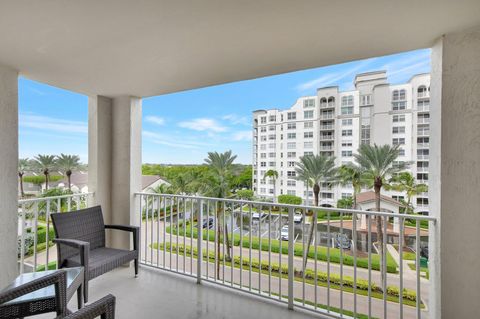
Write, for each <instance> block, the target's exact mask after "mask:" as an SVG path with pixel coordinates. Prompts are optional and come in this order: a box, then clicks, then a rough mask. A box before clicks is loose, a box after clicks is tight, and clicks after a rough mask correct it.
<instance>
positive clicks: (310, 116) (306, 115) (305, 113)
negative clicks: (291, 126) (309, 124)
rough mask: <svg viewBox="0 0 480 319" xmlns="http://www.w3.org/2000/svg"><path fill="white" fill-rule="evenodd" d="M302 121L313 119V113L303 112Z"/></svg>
mask: <svg viewBox="0 0 480 319" xmlns="http://www.w3.org/2000/svg"><path fill="white" fill-rule="evenodd" d="M303 118H304V119H313V111H304V112H303Z"/></svg>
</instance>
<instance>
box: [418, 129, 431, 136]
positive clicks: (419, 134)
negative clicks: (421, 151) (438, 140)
mask: <svg viewBox="0 0 480 319" xmlns="http://www.w3.org/2000/svg"><path fill="white" fill-rule="evenodd" d="M417 135H418V136H429V135H430V130H418V131H417Z"/></svg>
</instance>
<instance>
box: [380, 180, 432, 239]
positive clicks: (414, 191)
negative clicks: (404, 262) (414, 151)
mask: <svg viewBox="0 0 480 319" xmlns="http://www.w3.org/2000/svg"><path fill="white" fill-rule="evenodd" d="M389 183H390V185H389V186H388V187H385V189H387V190H390V189H391V190H394V191H398V192H405V195H406V198H407V200H406V201H403V204H404V207H405V214H410V213H413V209H412V198H413V197H414V196H417V195H419V194H421V193H425V192H428V186H427V185H426V184H423V183H421V184H417V183H416V180H415V177H413V175H412V174H411V173H410V172H401V173H399V174H395V175H393V176H392V178H391V179H390V181H389ZM400 240H403V241H404V242H405V237H404V238H400Z"/></svg>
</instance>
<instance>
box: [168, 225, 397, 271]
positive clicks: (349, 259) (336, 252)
mask: <svg viewBox="0 0 480 319" xmlns="http://www.w3.org/2000/svg"><path fill="white" fill-rule="evenodd" d="M166 232H167V233H170V232H171V233H172V234H173V235H177V234H178V235H179V236H187V237H190V236H191V234H192V230H191V229H190V227H187V228H186V229H185V228H184V227H179V228H178V229H177V228H176V227H173V228H172V227H170V226H169V227H167V228H166ZM197 237H198V230H197V227H196V226H193V238H197ZM202 237H203V240H207V237H208V240H209V241H212V242H213V241H215V231H214V230H208V231H207V230H204V231H203V234H202ZM230 240H231V236H230ZM221 242H223V239H221ZM240 243H242V247H243V248H251V249H254V250H258V249H260V248H261V250H262V251H269V247H271V252H273V253H279V252H280V250H281V251H282V254H285V255H287V254H288V244H287V243H286V242H282V241H281V240H277V239H271V240H270V246H269V242H268V238H262V240H261V242H260V239H259V238H258V237H253V236H252V240H251V242H250V238H249V236H243V239H242V240H241V237H240V234H234V235H233V245H234V246H240ZM250 245H251V246H250ZM260 246H261V247H260ZM294 254H295V256H298V257H303V245H302V244H301V243H296V244H295V248H294ZM329 256H330V258H329ZM308 257H309V258H311V259H315V249H313V247H311V248H310V250H309V252H308ZM316 257H317V260H322V261H328V260H330V262H331V263H336V264H339V263H340V260H342V262H343V264H344V265H347V266H353V265H354V260H353V256H350V255H347V254H346V253H343V254H342V256H340V249H338V248H330V253H329V254H328V249H327V247H323V246H317V253H316ZM371 257H372V264H371V267H372V269H373V270H380V256H379V255H378V254H372V256H371ZM357 267H359V268H367V269H368V258H364V257H357ZM387 272H389V273H397V263H396V262H395V260H394V259H393V258H392V257H391V256H390V254H389V253H388V252H387Z"/></svg>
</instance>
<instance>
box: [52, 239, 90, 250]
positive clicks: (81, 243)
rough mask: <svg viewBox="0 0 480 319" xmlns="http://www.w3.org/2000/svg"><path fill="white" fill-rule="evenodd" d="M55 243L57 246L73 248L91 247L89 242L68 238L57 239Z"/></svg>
mask: <svg viewBox="0 0 480 319" xmlns="http://www.w3.org/2000/svg"><path fill="white" fill-rule="evenodd" d="M53 242H54V243H56V244H61V245H66V246H70V247H73V248H81V247H85V246H90V243H89V242H86V241H83V240H78V239H68V238H55V239H53Z"/></svg>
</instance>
